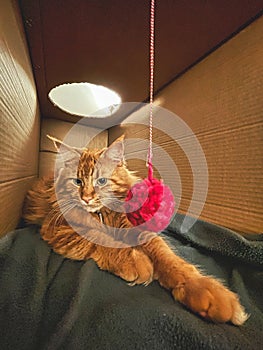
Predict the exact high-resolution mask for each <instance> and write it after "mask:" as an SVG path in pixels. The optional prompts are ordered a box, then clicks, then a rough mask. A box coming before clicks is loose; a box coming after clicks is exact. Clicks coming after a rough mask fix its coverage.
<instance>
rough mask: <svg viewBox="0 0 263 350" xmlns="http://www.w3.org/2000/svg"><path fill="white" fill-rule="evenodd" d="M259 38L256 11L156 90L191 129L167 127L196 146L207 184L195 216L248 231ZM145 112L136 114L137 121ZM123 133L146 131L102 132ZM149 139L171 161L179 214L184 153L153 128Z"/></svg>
mask: <svg viewBox="0 0 263 350" xmlns="http://www.w3.org/2000/svg"><path fill="white" fill-rule="evenodd" d="M262 42H263V18H262V17H261V18H260V19H258V20H256V21H255V22H253V23H252V24H251V25H250V26H249V27H247V28H246V29H245V30H243V31H242V32H240V33H239V34H238V35H236V36H235V37H234V38H233V39H231V40H230V41H228V42H227V43H226V44H224V45H223V46H222V47H220V48H219V49H218V50H216V51H215V52H213V53H212V54H211V55H209V56H208V57H207V58H206V59H204V60H203V61H202V62H200V63H199V64H198V65H196V66H195V67H193V68H192V69H191V70H189V71H188V72H187V73H185V74H184V75H183V76H181V77H180V78H179V79H177V80H176V81H174V82H173V83H171V84H170V85H169V86H167V87H166V88H165V89H164V90H163V91H162V92H161V93H160V94H159V95H158V96H157V99H159V100H160V101H161V106H162V107H164V108H167V109H168V110H170V111H172V112H173V113H176V114H177V115H178V116H179V117H180V118H181V119H182V120H183V121H185V122H186V123H187V125H188V126H189V127H190V128H191V129H192V130H193V133H194V135H193V136H192V137H191V136H189V135H183V134H182V133H181V131H180V130H174V133H175V134H176V135H177V137H178V138H177V140H178V139H180V142H181V144H183V145H185V146H187V145H188V147H190V148H191V145H192V147H194V144H193V141H194V139H195V137H197V139H198V141H199V143H200V144H201V146H202V148H203V151H204V154H205V157H206V161H207V164H208V172H209V188H208V196H207V199H206V202H205V205H204V208H203V211H202V214H201V218H202V219H204V220H207V221H210V222H214V223H216V224H220V225H223V226H226V227H229V228H232V229H235V230H237V231H240V232H251V233H253V232H255V233H258V232H262V231H263V181H262V180H263V179H262V177H263V176H262V170H263V89H262V86H263V59H262V58H263V46H262ZM147 118H148V116H147V115H145V116H142V119H144V120H147ZM157 122H158V123H161V121H157V120H155V121H154V124H155V125H156V123H157ZM174 127H175V128H176V127H177V126H174V124H173V123H171V128H174ZM178 128H179V126H178ZM123 132H125V133H126V135H127V137H132V138H134V137H137V138H141V139H145V138H147V137H148V131H147V128H146V127H145V126H137V127H135V126H125V127H123V128H120V127H115V128H112V129H110V131H109V141H110V142H112V140H113V139H114V138H116V137H117V136H118V135H120V134H121V133H123ZM154 142H156V143H157V144H159V145H160V146H161V147H162V148H163V149H164V150H165V151H166V152H168V153H169V154H170V155H171V156H172V157H173V159H174V163H175V164H176V166H177V167H178V170H179V174H180V180H181V182H182V197H181V201H180V203H178V204H179V211H180V212H183V213H186V212H188V208H189V205H190V203H191V201H192V192H193V173H192V169H191V166H190V164H189V162H188V160H187V154H186V155H184V154H183V153H184V152H183V150H182V149H181V147H179V146H178V144H177V142H175V141H174V140H171V139H170V138H169V137H168V136H165V135H163V134H162V133H161V132H159V131H158V130H155V132H154ZM144 148H145V147H144ZM129 153H130V154H129V156H130V155H131V154H133V157H134V158H136V156H137V155H138V154H139V153H141V152H139V151H138V150H136V148H135V150H134V152H133V151H129ZM144 153H145V157H146V151H145V152H144ZM158 161H160V162H162V160H159V159H158ZM196 162H197V163H198V157H197V158H196ZM130 165H135V169H136V165H138V163H136V161H130ZM139 169H140V170H143V172H144V174H145V173H146V171H145V165H144V164H141V163H140V168H139ZM161 170H162V169H161ZM163 172H164V173H165V174H166V176H167V177H168V178H169V176H170V177H171V176H172V174H171V170H170V169H169V168H168V169H167V166H166V164H165V162H163ZM169 173H170V175H169ZM174 181H178V180H176V179H174ZM201 187H202V186H200V189H199V188H197V191H198V190H200V191H201V190H202V188H201ZM176 199H177V200H178V199H179V200H180V198H176ZM189 214H191V215H193V216H195V215H196V213H195V212H189Z"/></svg>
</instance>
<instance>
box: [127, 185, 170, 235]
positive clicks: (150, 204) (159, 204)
mask: <svg viewBox="0 0 263 350" xmlns="http://www.w3.org/2000/svg"><path fill="white" fill-rule="evenodd" d="M174 207H175V201H174V198H173V194H172V191H171V190H170V188H169V187H168V186H166V185H164V184H163V182H162V180H161V181H159V180H157V179H155V178H151V179H149V178H147V179H145V180H143V181H141V182H139V183H137V184H135V185H134V186H133V187H132V188H131V189H130V190H129V192H128V194H127V197H126V199H125V210H126V213H127V217H128V219H129V221H130V222H131V223H132V224H133V225H134V226H138V225H141V226H140V228H141V229H142V230H148V231H154V232H159V231H162V230H163V229H164V228H166V227H167V226H168V224H169V222H170V220H171V218H172V216H173V213H174Z"/></svg>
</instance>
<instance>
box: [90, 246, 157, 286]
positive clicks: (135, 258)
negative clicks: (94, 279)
mask: <svg viewBox="0 0 263 350" xmlns="http://www.w3.org/2000/svg"><path fill="white" fill-rule="evenodd" d="M91 258H92V259H93V260H94V261H95V262H96V263H97V265H98V266H99V268H101V269H102V270H107V271H109V272H111V273H113V274H115V275H117V276H119V277H121V278H122V279H124V280H125V281H128V282H130V283H131V284H145V285H147V284H149V283H150V282H151V281H152V279H153V264H152V261H151V260H150V259H149V257H148V256H147V255H146V254H145V253H144V252H143V251H142V249H141V248H140V247H137V248H133V247H128V248H110V247H105V246H99V245H97V246H96V249H95V250H94V252H93V253H92V255H91Z"/></svg>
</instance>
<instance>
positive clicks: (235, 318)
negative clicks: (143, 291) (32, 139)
mask: <svg viewBox="0 0 263 350" xmlns="http://www.w3.org/2000/svg"><path fill="white" fill-rule="evenodd" d="M50 138H51V137H50ZM51 139H52V140H53V142H54V144H55V146H56V148H57V149H59V148H60V154H61V156H62V157H64V162H63V163H62V164H63V165H62V167H61V169H58V174H57V176H56V178H55V180H54V176H53V175H51V176H50V177H46V178H42V179H40V180H38V182H36V183H35V185H34V186H33V188H32V190H30V191H29V193H28V195H27V198H26V203H25V208H24V218H25V220H26V221H27V222H28V223H37V224H40V225H41V231H40V232H41V235H42V237H43V239H44V240H45V241H47V242H48V244H49V245H50V246H51V247H52V248H53V250H54V251H55V252H57V253H59V254H62V255H64V256H66V257H68V258H71V259H77V260H86V259H93V260H94V261H95V262H96V263H97V265H98V266H99V268H101V269H103V270H107V271H109V272H111V273H113V274H115V275H117V276H119V277H121V278H122V279H124V280H125V281H128V282H130V283H132V284H146V285H147V284H149V283H150V282H151V281H152V280H154V279H156V280H158V281H159V283H160V285H161V286H163V287H164V288H167V289H169V290H170V291H171V293H172V295H173V297H174V298H175V299H176V300H178V301H179V302H181V303H182V304H184V305H185V306H186V307H187V308H189V309H190V310H192V311H193V312H195V313H197V314H199V315H200V316H202V317H204V318H205V319H208V320H211V321H214V322H228V321H229V322H232V323H233V324H235V325H241V324H243V323H244V322H245V321H246V319H247V317H248V316H247V315H246V313H245V311H244V309H243V307H242V306H241V305H240V303H239V299H238V296H237V295H236V294H235V293H233V292H231V291H230V290H228V289H227V288H226V287H225V286H223V284H222V283H220V282H219V281H217V280H216V279H214V278H212V277H209V276H205V275H203V274H202V273H201V272H200V271H199V270H198V269H197V268H196V267H195V266H193V265H191V264H189V263H187V262H186V261H184V260H183V259H182V258H180V257H178V256H177V255H176V254H175V253H174V252H173V251H172V250H171V249H170V248H169V246H168V245H167V244H166V242H165V241H164V240H163V239H162V238H161V237H159V236H158V235H157V234H155V233H152V232H139V231H138V230H136V229H135V228H132V227H131V224H130V222H129V221H128V220H127V217H126V214H125V213H124V212H122V211H121V210H119V206H120V205H121V203H122V201H123V200H124V198H125V197H126V193H127V191H128V190H129V188H130V187H131V186H132V185H133V184H134V183H135V182H136V181H138V178H137V177H136V176H135V175H134V174H133V173H132V172H130V171H129V170H128V169H127V166H126V163H125V160H124V141H123V138H119V139H117V140H116V141H115V142H114V143H113V144H112V145H111V146H109V147H108V148H106V149H102V150H89V149H82V150H79V149H76V148H73V147H70V146H67V145H65V144H63V143H62V142H61V141H59V140H57V139H55V138H51ZM68 222H70V224H69V223H68ZM108 228H109V229H108ZM114 228H118V230H116V232H115V230H114ZM121 240H123V242H128V244H127V245H125V244H124V245H120V244H118V243H119V242H121ZM131 242H132V244H131ZM115 243H116V245H115Z"/></svg>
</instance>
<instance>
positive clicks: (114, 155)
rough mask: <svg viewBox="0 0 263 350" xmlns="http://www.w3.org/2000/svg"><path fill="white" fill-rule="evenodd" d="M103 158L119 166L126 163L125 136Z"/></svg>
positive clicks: (113, 144) (105, 152)
mask: <svg viewBox="0 0 263 350" xmlns="http://www.w3.org/2000/svg"><path fill="white" fill-rule="evenodd" d="M102 157H103V158H105V159H108V160H110V161H111V162H113V163H117V164H118V165H120V166H121V165H123V163H125V159H124V135H122V136H121V137H119V138H118V139H117V140H115V141H114V142H113V143H112V144H111V145H110V146H109V147H108V148H107V149H106V150H105V151H104V152H103V154H102Z"/></svg>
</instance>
